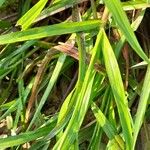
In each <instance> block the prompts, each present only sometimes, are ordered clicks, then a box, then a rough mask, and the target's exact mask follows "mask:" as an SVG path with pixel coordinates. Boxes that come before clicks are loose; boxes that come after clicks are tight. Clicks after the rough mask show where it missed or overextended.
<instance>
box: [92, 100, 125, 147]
mask: <svg viewBox="0 0 150 150" xmlns="http://www.w3.org/2000/svg"><path fill="white" fill-rule="evenodd" d="M91 109H92V111H93V113H94V115H95V117H96V120H97V122H98V123H99V124H100V126H101V127H102V128H103V130H104V131H105V133H106V134H107V136H108V137H109V139H110V140H113V139H114V140H115V142H116V143H117V144H118V146H119V147H120V148H121V149H123V148H124V143H123V140H122V138H121V137H120V136H119V135H118V133H117V130H116V128H115V127H114V126H112V124H111V123H110V122H109V121H108V120H107V118H106V117H105V115H104V114H103V113H102V111H101V110H100V109H99V108H98V107H97V106H96V104H95V103H94V102H93V103H92V104H91ZM116 149H118V147H116Z"/></svg>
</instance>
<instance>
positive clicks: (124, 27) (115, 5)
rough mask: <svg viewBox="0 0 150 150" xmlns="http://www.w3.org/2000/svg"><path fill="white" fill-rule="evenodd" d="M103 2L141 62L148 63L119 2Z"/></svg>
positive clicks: (114, 0) (108, 0)
mask: <svg viewBox="0 0 150 150" xmlns="http://www.w3.org/2000/svg"><path fill="white" fill-rule="evenodd" d="M104 2H105V3H106V6H107V7H108V9H109V11H110V12H111V13H112V15H113V17H114V19H115V21H116V23H117V24H118V26H119V29H120V30H121V31H122V33H123V34H124V36H125V37H126V39H127V41H128V42H129V44H130V45H131V47H132V48H133V49H134V50H135V52H136V53H137V54H138V55H139V56H140V57H141V58H142V59H143V60H145V61H147V62H149V60H148V57H147V56H146V55H145V53H144V52H143V50H142V48H141V46H140V44H139V43H138V41H137V38H136V36H135V34H134V32H133V30H132V28H131V26H130V23H129V20H128V18H127V16H126V14H125V12H124V11H123V9H122V6H121V2H120V1H119V0H104Z"/></svg>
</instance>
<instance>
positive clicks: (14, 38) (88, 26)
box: [0, 20, 101, 45]
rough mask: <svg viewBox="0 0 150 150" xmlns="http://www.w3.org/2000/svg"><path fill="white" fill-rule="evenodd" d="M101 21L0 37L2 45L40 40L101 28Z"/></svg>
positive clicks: (43, 28)
mask: <svg viewBox="0 0 150 150" xmlns="http://www.w3.org/2000/svg"><path fill="white" fill-rule="evenodd" d="M100 24H101V22H100V21H99V20H89V21H83V22H73V23H60V24H55V25H50V26H44V27H37V28H33V29H28V30H25V31H19V32H14V33H9V34H6V35H1V36H0V45H2V44H8V43H15V42H21V41H26V40H33V39H40V38H45V37H49V36H55V35H63V34H69V33H74V32H80V31H89V30H93V29H96V28H98V27H99V26H100Z"/></svg>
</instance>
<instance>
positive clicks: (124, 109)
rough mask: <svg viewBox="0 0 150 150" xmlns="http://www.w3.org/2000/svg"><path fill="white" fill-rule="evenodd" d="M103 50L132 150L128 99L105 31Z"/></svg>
mask: <svg viewBox="0 0 150 150" xmlns="http://www.w3.org/2000/svg"><path fill="white" fill-rule="evenodd" d="M102 48H103V56H104V61H105V66H106V71H107V75H108V78H109V81H110V84H111V88H112V91H113V94H114V97H115V101H116V104H117V108H118V113H119V117H120V121H121V125H122V128H123V135H124V138H125V141H126V146H127V149H131V147H132V126H131V124H132V121H131V116H130V113H129V110H128V105H127V99H126V97H125V92H124V87H123V82H122V79H121V75H120V71H119V67H118V63H117V60H116V58H115V55H114V52H113V50H112V47H111V45H110V43H109V41H108V38H107V36H106V33H105V31H104V30H103V46H102Z"/></svg>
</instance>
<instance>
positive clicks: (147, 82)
mask: <svg viewBox="0 0 150 150" xmlns="http://www.w3.org/2000/svg"><path fill="white" fill-rule="evenodd" d="M149 95H150V65H148V69H147V72H146V76H145V79H144V83H143V88H142V92H141V95H140V101H139V105H138V109H137V112H136V116H135V122H134V134H133V135H134V136H133V137H134V139H133V148H132V150H134V146H135V144H136V140H137V136H138V133H139V131H140V128H141V126H142V123H143V120H144V115H145V112H146V108H147V103H148V100H149Z"/></svg>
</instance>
